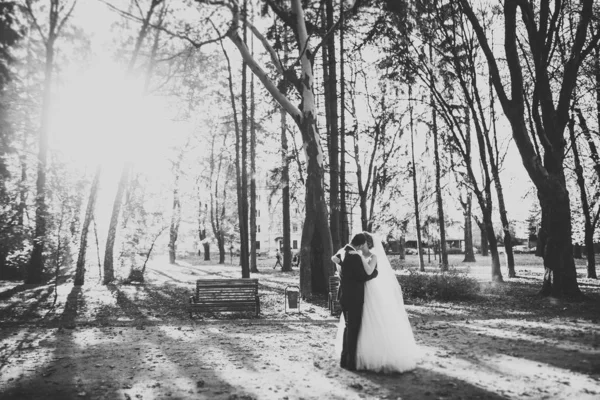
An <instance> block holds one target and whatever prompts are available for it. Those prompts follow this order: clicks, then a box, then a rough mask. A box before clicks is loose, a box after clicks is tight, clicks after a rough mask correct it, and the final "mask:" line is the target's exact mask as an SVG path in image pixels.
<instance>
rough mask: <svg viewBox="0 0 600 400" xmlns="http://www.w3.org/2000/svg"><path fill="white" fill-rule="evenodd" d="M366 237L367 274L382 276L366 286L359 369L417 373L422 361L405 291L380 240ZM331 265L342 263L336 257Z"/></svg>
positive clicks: (341, 329)
mask: <svg viewBox="0 0 600 400" xmlns="http://www.w3.org/2000/svg"><path fill="white" fill-rule="evenodd" d="M364 234H365V235H366V236H367V244H368V247H369V250H367V251H365V253H363V254H362V257H363V264H364V267H365V270H366V271H367V273H369V272H370V271H372V269H373V267H376V268H377V269H378V271H379V276H378V277H377V278H375V279H371V280H369V281H367V282H365V302H364V304H363V314H362V322H361V326H360V332H359V335H358V344H357V349H356V368H357V369H358V370H369V371H375V372H404V371H408V370H411V369H414V368H415V367H416V365H417V362H418V360H419V358H420V355H419V348H418V347H417V345H416V343H415V338H414V336H413V332H412V328H411V326H410V322H409V320H408V315H407V314H406V311H405V309H404V300H403V298H402V289H401V288H400V285H399V283H398V280H397V278H396V274H395V273H394V270H393V269H392V267H391V265H390V261H389V259H388V258H387V255H386V254H385V250H384V249H383V245H382V243H381V240H380V239H379V238H378V237H377V236H376V235H373V234H370V233H368V232H364ZM332 261H334V262H335V263H337V264H340V263H341V262H342V255H340V254H336V255H335V256H333V257H332ZM344 326H345V321H344V314H343V313H342V315H341V317H340V322H339V325H338V332H337V335H336V343H335V349H336V353H337V354H341V350H342V344H343V334H344Z"/></svg>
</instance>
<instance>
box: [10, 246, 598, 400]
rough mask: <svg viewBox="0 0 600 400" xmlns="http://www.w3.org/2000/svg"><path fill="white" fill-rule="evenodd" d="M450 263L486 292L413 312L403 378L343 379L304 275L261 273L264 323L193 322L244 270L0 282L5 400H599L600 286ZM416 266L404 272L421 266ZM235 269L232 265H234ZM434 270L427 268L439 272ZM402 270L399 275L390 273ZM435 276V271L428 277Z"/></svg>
mask: <svg viewBox="0 0 600 400" xmlns="http://www.w3.org/2000/svg"><path fill="white" fill-rule="evenodd" d="M461 259H462V256H460V255H454V256H451V259H450V263H451V264H453V265H454V266H456V267H457V268H459V269H463V270H466V269H467V268H468V270H469V273H470V274H471V275H472V276H474V277H477V279H479V280H480V281H481V282H482V291H481V295H480V296H479V297H478V298H477V299H476V300H471V301H463V302H457V301H453V302H436V301H427V302H425V301H422V300H418V299H410V298H407V299H406V308H407V311H408V313H409V316H410V320H411V324H412V326H413V329H414V333H415V338H416V340H417V343H418V344H419V346H420V347H421V349H422V351H423V359H422V361H421V363H420V364H419V366H418V368H417V369H416V370H414V371H412V372H409V373H404V374H393V375H384V374H374V373H368V372H349V371H346V370H343V369H340V368H339V366H338V358H337V356H336V354H334V344H333V341H334V337H335V333H336V329H337V326H336V322H337V321H336V318H335V317H332V316H331V315H330V313H329V310H328V309H327V302H326V300H325V298H324V297H317V298H315V299H313V300H312V301H311V302H306V301H301V302H300V309H299V312H298V310H296V309H294V310H287V311H288V312H287V313H286V312H285V310H284V290H285V288H286V287H287V286H288V285H295V284H297V283H298V271H297V270H294V271H293V272H288V273H284V272H281V271H280V270H279V269H277V270H273V269H272V265H273V264H274V262H275V260H274V259H272V260H271V259H263V260H259V270H260V273H258V274H253V277H255V278H258V279H259V282H260V288H259V292H260V295H261V315H260V316H259V317H258V318H257V317H253V316H251V315H204V316H202V315H197V316H194V317H193V318H190V317H189V315H188V314H187V312H186V303H187V301H188V297H189V295H190V294H191V290H192V288H193V285H194V281H195V280H196V279H199V278H203V277H216V276H218V277H240V276H241V272H240V267H238V266H237V262H235V261H236V260H235V259H234V263H233V265H232V264H231V263H227V264H226V265H215V264H213V263H210V262H205V261H199V260H197V259H187V260H185V261H183V260H180V261H179V262H178V265H169V264H168V262H167V261H166V260H165V259H163V258H161V257H158V258H157V259H155V260H152V262H151V264H150V265H149V267H148V270H147V271H146V282H145V284H135V285H125V284H121V283H119V284H115V285H109V286H104V285H101V284H100V282H99V281H100V279H99V276H98V274H99V271H97V270H96V271H94V270H95V269H96V268H93V269H89V270H88V271H87V281H86V284H85V285H83V286H79V287H76V286H73V280H72V277H70V274H71V271H63V272H64V276H63V279H60V280H59V282H60V284H59V285H58V287H57V290H56V299H57V301H56V304H54V305H53V302H54V297H55V291H54V285H52V284H49V285H38V286H27V285H22V284H19V283H16V282H8V281H0V321H2V325H1V327H2V329H1V330H0V398H2V399H37V398H40V399H42V398H43V399H166V398H169V399H301V398H302V399H359V398H362V399H400V398H401V399H567V398H570V399H572V398H576V399H598V398H600V348H599V347H600V329H598V320H599V319H600V283H599V282H598V281H596V280H589V279H585V278H584V275H585V268H584V266H583V261H582V260H578V265H579V267H578V273H579V274H580V275H579V282H580V287H581V289H582V291H583V292H584V293H585V294H586V295H587V300H586V301H583V302H564V301H550V300H549V299H543V298H540V297H538V296H536V291H537V290H538V289H539V288H540V286H541V277H542V268H541V266H540V262H539V259H537V258H535V257H533V256H531V255H517V273H518V275H519V277H518V278H515V279H508V278H505V280H506V281H507V282H506V283H504V284H502V285H499V286H491V285H490V284H489V283H488V281H489V270H490V267H489V258H486V257H481V256H479V257H478V262H477V263H475V264H471V265H469V266H467V265H466V264H463V263H461ZM415 260H416V256H408V257H407V260H406V261H404V262H402V263H401V264H400V265H402V266H403V267H404V269H399V270H398V271H397V273H399V274H402V273H405V272H406V270H407V268H408V267H410V266H414V263H415ZM227 261H228V262H231V260H230V259H229V257H228V258H227ZM434 261H435V260H432V262H433V263H434ZM395 265H396V264H395ZM428 269H430V270H433V269H434V267H433V264H431V267H428Z"/></svg>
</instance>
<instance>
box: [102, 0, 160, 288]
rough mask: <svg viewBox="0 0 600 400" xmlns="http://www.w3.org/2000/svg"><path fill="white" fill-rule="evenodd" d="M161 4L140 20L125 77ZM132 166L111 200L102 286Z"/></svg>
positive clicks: (108, 278) (110, 271) (110, 270)
mask: <svg viewBox="0 0 600 400" xmlns="http://www.w3.org/2000/svg"><path fill="white" fill-rule="evenodd" d="M161 2H162V0H152V1H151V2H150V6H149V8H148V11H147V12H146V15H145V16H144V19H143V20H142V26H141V27H140V30H139V32H138V35H137V38H136V41H135V45H134V49H133V53H132V55H131V58H130V59H129V63H128V65H127V75H130V74H131V73H132V72H133V70H134V67H135V63H136V61H137V58H138V56H139V54H140V50H141V48H142V44H143V42H144V39H145V38H146V36H147V34H148V28H149V26H150V20H151V18H152V15H153V14H154V11H155V9H156V7H157V6H158V5H159V4H160V3H161ZM153 62H154V60H150V63H153ZM149 82H150V81H149V79H147V80H146V87H145V88H144V94H145V93H146V92H147V90H148V84H149ZM132 168H133V166H132V165H131V163H129V162H125V163H124V165H123V169H122V171H121V177H120V179H119V186H118V188H117V193H116V195H115V199H114V200H113V209H112V213H111V217H110V224H109V226H108V235H107V238H106V245H105V249H104V280H103V282H104V284H108V283H110V282H112V281H113V280H114V279H115V272H114V260H113V253H114V246H115V241H116V236H117V228H118V223H119V214H120V213H121V207H122V205H123V195H124V194H125V192H126V190H127V186H128V185H129V174H130V173H131V170H132Z"/></svg>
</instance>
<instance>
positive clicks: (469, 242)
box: [463, 191, 475, 262]
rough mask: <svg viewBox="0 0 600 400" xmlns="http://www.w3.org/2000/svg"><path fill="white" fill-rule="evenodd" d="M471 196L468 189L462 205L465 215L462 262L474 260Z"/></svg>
mask: <svg viewBox="0 0 600 400" xmlns="http://www.w3.org/2000/svg"><path fill="white" fill-rule="evenodd" d="M472 206H473V196H472V194H471V192H470V191H469V192H468V193H467V199H466V201H465V207H464V213H463V214H464V217H465V235H464V237H465V258H464V260H463V262H475V252H474V251H473V215H472Z"/></svg>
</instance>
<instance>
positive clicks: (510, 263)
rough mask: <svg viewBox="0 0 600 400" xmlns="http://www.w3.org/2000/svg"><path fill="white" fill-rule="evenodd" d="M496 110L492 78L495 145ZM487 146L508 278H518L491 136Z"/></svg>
mask: <svg viewBox="0 0 600 400" xmlns="http://www.w3.org/2000/svg"><path fill="white" fill-rule="evenodd" d="M495 110H496V109H495V108H494V89H493V84H492V80H491V77H490V112H491V114H492V115H491V119H492V127H493V132H494V134H493V138H494V143H497V140H498V132H497V130H496V111H495ZM486 139H487V140H486V146H487V150H488V155H489V157H490V167H491V170H492V176H493V177H494V184H495V187H496V196H497V197H498V211H499V212H500V221H501V222H502V230H503V231H504V254H505V256H506V265H507V267H508V277H509V278H516V277H517V272H516V271H515V256H514V254H513V248H512V235H511V234H510V223H509V222H508V211H507V210H506V204H505V203H504V189H503V188H502V182H501V181H500V168H499V165H498V164H499V162H500V160H499V157H500V154H498V148H497V145H496V146H495V147H496V151H494V149H493V148H492V143H491V140H490V137H489V135H487V137H486Z"/></svg>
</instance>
